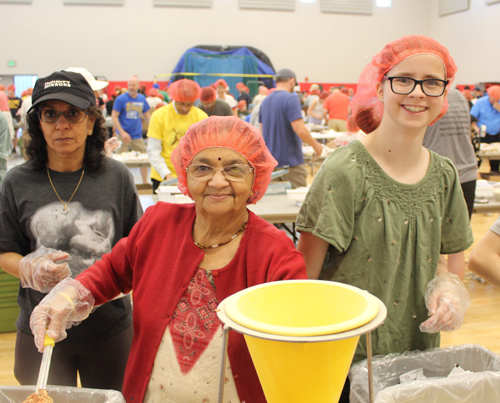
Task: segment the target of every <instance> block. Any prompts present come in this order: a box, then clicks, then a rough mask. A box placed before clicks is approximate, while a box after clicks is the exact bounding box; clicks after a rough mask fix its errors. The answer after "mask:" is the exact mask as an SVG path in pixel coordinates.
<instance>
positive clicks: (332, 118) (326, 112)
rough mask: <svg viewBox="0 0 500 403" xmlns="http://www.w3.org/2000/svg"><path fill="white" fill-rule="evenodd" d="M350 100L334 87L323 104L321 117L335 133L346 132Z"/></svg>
mask: <svg viewBox="0 0 500 403" xmlns="http://www.w3.org/2000/svg"><path fill="white" fill-rule="evenodd" d="M349 102H350V99H349V97H348V96H347V95H346V94H343V93H342V92H340V90H339V89H338V88H337V87H335V88H334V89H333V91H332V95H330V96H329V97H328V98H326V99H325V102H324V103H323V117H324V118H325V121H328V127H329V128H330V129H332V130H335V131H336V132H345V131H347V116H349V111H350V110H349Z"/></svg>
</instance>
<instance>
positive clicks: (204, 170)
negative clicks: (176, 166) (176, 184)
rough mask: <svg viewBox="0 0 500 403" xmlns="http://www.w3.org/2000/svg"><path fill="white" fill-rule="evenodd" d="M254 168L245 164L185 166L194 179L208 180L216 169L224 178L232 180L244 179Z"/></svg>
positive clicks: (240, 180) (239, 180)
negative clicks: (219, 166) (222, 166)
mask: <svg viewBox="0 0 500 403" xmlns="http://www.w3.org/2000/svg"><path fill="white" fill-rule="evenodd" d="M253 170H254V169H253V168H252V167H249V166H248V165H245V164H234V165H227V166H225V167H224V168H214V167H213V166H211V165H203V164H193V165H189V166H188V167H187V168H186V172H187V173H188V175H189V177H190V178H191V179H192V180H195V181H209V180H210V179H212V178H213V177H214V176H215V173H216V172H217V171H221V172H222V175H224V178H226V179H227V180H228V181H232V182H242V181H244V180H245V179H246V178H247V177H248V175H249V174H250V172H252V171H253Z"/></svg>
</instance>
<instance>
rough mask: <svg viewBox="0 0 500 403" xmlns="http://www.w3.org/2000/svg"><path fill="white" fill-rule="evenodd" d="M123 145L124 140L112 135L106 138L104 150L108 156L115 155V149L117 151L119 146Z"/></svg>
mask: <svg viewBox="0 0 500 403" xmlns="http://www.w3.org/2000/svg"><path fill="white" fill-rule="evenodd" d="M121 145H122V142H121V141H119V140H118V139H117V138H116V137H111V138H110V139H108V140H106V142H105V143H104V151H105V152H106V157H111V156H112V155H113V151H115V150H116V149H117V148H118V147H120V146H121Z"/></svg>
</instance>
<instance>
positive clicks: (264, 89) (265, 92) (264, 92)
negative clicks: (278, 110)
mask: <svg viewBox="0 0 500 403" xmlns="http://www.w3.org/2000/svg"><path fill="white" fill-rule="evenodd" d="M259 94H260V95H268V94H269V89H268V88H267V87H265V86H263V85H261V86H260V87H259Z"/></svg>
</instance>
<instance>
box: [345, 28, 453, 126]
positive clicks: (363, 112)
mask: <svg viewBox="0 0 500 403" xmlns="http://www.w3.org/2000/svg"><path fill="white" fill-rule="evenodd" d="M418 54H431V55H435V56H437V57H439V58H440V59H441V61H442V62H443V65H444V67H445V69H446V79H447V80H449V81H450V84H449V85H451V82H452V81H453V79H454V77H455V73H456V72H457V66H456V64H455V62H454V60H453V58H452V57H451V56H450V54H449V52H448V49H446V48H445V47H444V46H443V45H441V44H440V43H438V42H437V41H435V40H434V39H432V38H429V37H427V36H423V35H408V36H404V37H403V38H401V39H397V40H395V41H393V42H390V43H388V44H387V45H385V46H384V49H382V51H381V52H379V53H378V54H376V55H375V56H374V57H373V58H372V61H371V62H370V63H369V64H368V65H367V66H366V67H365V68H364V69H363V71H362V73H361V76H360V77H359V81H358V87H357V90H356V95H354V97H353V99H352V100H351V105H350V106H351V110H352V113H353V115H354V118H355V119H356V123H357V124H358V126H359V127H360V128H361V130H363V131H364V132H365V133H371V132H373V131H374V130H375V129H376V128H377V127H378V126H379V125H380V121H381V120H382V115H383V113H384V104H383V103H382V102H380V100H379V99H378V97H377V84H378V83H381V82H382V79H383V77H384V76H385V75H386V74H387V72H388V71H389V70H391V69H392V68H393V67H394V66H396V65H397V64H398V63H400V62H401V61H403V60H405V59H407V58H408V57H410V56H415V55H418ZM448 88H449V87H448ZM447 109H448V101H447V99H446V98H445V101H444V103H443V107H442V108H441V112H440V113H439V115H438V116H437V118H436V119H434V121H433V122H431V125H432V124H433V123H434V122H435V121H436V120H438V119H440V118H441V117H442V116H443V115H444V114H445V113H446V111H447Z"/></svg>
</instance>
